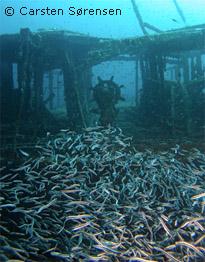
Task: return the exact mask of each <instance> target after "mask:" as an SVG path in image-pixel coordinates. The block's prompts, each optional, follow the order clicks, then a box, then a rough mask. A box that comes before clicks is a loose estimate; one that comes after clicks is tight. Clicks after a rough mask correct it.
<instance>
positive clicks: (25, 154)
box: [18, 149, 29, 157]
mask: <svg viewBox="0 0 205 262" xmlns="http://www.w3.org/2000/svg"><path fill="white" fill-rule="evenodd" d="M18 151H19V152H20V153H21V154H22V155H23V156H25V157H29V154H28V153H27V152H25V151H23V150H22V149H18Z"/></svg>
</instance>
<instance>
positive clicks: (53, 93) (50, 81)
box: [43, 69, 65, 113]
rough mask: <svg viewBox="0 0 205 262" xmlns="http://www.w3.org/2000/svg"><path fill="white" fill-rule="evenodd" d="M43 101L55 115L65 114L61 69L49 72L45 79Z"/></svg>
mask: <svg viewBox="0 0 205 262" xmlns="http://www.w3.org/2000/svg"><path fill="white" fill-rule="evenodd" d="M43 101H44V104H45V106H46V108H47V109H48V110H49V111H51V112H53V113H65V101H64V81H63V73H62V70H61V69H53V70H49V71H47V72H46V73H45V74H44V77H43Z"/></svg>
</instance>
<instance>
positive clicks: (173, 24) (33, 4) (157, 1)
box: [0, 0, 205, 38]
mask: <svg viewBox="0 0 205 262" xmlns="http://www.w3.org/2000/svg"><path fill="white" fill-rule="evenodd" d="M178 3H179V5H180V7H181V9H182V10H183V13H184V16H185V18H186V24H187V25H188V26H190V25H195V24H202V23H205V15H204V14H205V0H178ZM136 4H137V5H138V8H139V11H140V13H141V15H142V18H143V21H144V22H147V23H149V24H151V25H154V26H156V27H157V28H159V29H161V30H169V29H174V28H181V27H184V26H185V24H184V22H183V20H182V19H181V18H180V16H179V14H178V12H177V10H176V7H175V5H174V2H173V0H136ZM0 5H1V14H0V20H1V26H0V33H16V32H19V30H20V28H25V27H29V28H30V29H31V30H32V31H36V30H38V29H40V28H41V29H63V30H71V31H77V32H81V33H85V34H90V35H94V36H98V37H113V38H123V37H132V36H139V35H142V32H141V29H140V27H139V25H138V22H137V20H136V17H135V14H134V12H133V8H132V4H131V1H130V0H120V1H119V0H112V1H110V0H101V1H99V0H86V1H85V0H60V1H54V0H23V1H22V0H21V1H19V0H13V1H12V0H10V1H8V0H7V1H6V0H1V1H0ZM7 6H11V7H13V8H14V10H15V11H16V13H15V15H14V16H12V17H7V16H6V15H5V14H4V9H5V8H6V7H7ZM22 6H26V7H28V8H44V7H47V6H48V7H50V8H63V9H66V8H68V7H69V6H74V7H76V8H81V7H82V8H120V9H121V10H122V15H121V16H101V17H100V16H78V17H75V16H68V15H64V16H59V17H58V16H38V17H36V16H35V17H32V16H22V15H19V14H18V12H17V10H18V9H19V8H20V7H22Z"/></svg>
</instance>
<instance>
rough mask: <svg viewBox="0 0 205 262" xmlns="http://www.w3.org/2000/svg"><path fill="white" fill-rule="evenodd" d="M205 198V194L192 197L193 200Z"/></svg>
mask: <svg viewBox="0 0 205 262" xmlns="http://www.w3.org/2000/svg"><path fill="white" fill-rule="evenodd" d="M203 197H205V193H201V194H199V195H195V196H192V197H191V199H199V198H203Z"/></svg>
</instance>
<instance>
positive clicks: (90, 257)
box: [0, 127, 205, 262]
mask: <svg viewBox="0 0 205 262" xmlns="http://www.w3.org/2000/svg"><path fill="white" fill-rule="evenodd" d="M22 152H23V154H24V159H25V160H24V162H23V164H22V165H20V166H18V167H16V168H14V169H12V170H8V168H7V167H1V176H0V184H1V194H0V213H1V217H0V232H1V234H0V261H2V262H3V261H10V262H12V261H13V262H14V261H16V262H17V261H19V262H20V261H26V262H30V261H143V262H146V261H177V262H182V261H189V262H191V261H205V154H204V153H202V152H200V151H199V150H197V149H192V150H189V151H186V150H184V149H182V148H181V147H180V146H179V145H176V147H174V148H171V149H170V150H167V151H163V152H158V153H156V152H153V151H151V150H145V151H144V152H139V151H137V150H136V149H135V148H134V147H133V146H132V138H129V137H125V136H124V135H123V134H122V131H121V130H120V129H119V128H113V127H109V128H103V127H96V128H87V129H85V130H84V131H83V132H82V133H80V134H77V133H75V132H72V131H69V130H61V132H60V133H59V134H58V135H57V136H50V137H48V138H47V141H46V142H45V145H44V146H42V145H36V146H35V148H33V150H32V153H31V152H30V153H27V152H24V151H22Z"/></svg>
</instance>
